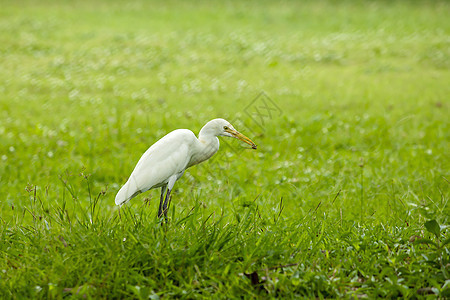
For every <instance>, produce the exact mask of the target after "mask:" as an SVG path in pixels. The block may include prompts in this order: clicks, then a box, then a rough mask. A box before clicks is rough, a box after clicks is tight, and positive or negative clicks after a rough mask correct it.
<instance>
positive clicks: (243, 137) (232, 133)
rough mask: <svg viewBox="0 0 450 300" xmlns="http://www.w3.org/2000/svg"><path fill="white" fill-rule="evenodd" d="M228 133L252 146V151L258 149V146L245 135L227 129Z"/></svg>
mask: <svg viewBox="0 0 450 300" xmlns="http://www.w3.org/2000/svg"><path fill="white" fill-rule="evenodd" d="M225 131H226V132H228V133H229V134H231V135H232V136H233V137H235V138H237V139H239V140H241V141H243V142H245V143H247V144H249V145H250V146H252V149H256V148H257V146H256V144H255V143H253V141H252V140H251V139H249V138H248V137H246V136H245V135H243V134H242V133H240V132H239V131H236V130H233V129H226V130H225Z"/></svg>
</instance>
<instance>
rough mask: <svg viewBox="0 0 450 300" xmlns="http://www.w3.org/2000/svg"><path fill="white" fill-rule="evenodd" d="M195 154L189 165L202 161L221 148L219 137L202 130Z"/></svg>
mask: <svg viewBox="0 0 450 300" xmlns="http://www.w3.org/2000/svg"><path fill="white" fill-rule="evenodd" d="M196 148H197V149H196V151H195V152H194V153H195V154H194V155H193V156H192V157H191V160H190V162H189V164H188V167H190V166H193V165H196V164H199V163H201V162H202V161H205V160H207V159H208V158H210V157H211V156H213V155H214V154H215V153H216V152H217V150H219V139H218V138H217V137H216V136H215V135H212V134H208V132H206V133H205V132H204V131H202V130H201V131H200V133H199V135H198V143H197V147H196Z"/></svg>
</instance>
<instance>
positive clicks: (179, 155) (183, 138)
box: [115, 129, 197, 205]
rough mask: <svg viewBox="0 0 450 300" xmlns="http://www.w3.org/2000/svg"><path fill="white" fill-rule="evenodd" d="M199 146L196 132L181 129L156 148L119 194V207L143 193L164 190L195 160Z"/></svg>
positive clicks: (162, 139) (137, 166) (156, 145)
mask: <svg viewBox="0 0 450 300" xmlns="http://www.w3.org/2000/svg"><path fill="white" fill-rule="evenodd" d="M196 142H197V138H196V137H195V135H194V133H193V132H192V131H190V130H187V129H178V130H175V131H172V132H171V133H169V134H167V135H166V136H164V137H163V138H161V139H160V140H159V141H157V142H156V143H155V144H153V145H152V146H151V147H150V148H149V149H148V150H147V151H146V152H145V153H144V154H143V155H142V157H141V158H140V159H139V161H138V163H137V165H136V167H135V168H134V170H133V172H132V173H131V175H130V178H129V179H128V181H127V183H125V185H124V186H123V187H122V188H121V189H120V191H119V192H118V193H117V196H116V201H115V202H116V204H117V205H119V204H123V203H125V202H126V201H128V200H130V199H131V198H133V197H134V196H136V195H137V194H139V193H142V192H145V191H147V190H149V189H151V188H156V187H159V186H163V185H165V184H167V182H168V179H169V177H170V176H172V175H176V174H179V173H182V172H183V171H184V170H185V169H186V166H187V164H188V163H189V161H190V159H191V156H192V154H191V152H192V148H193V147H194V145H195V143H196Z"/></svg>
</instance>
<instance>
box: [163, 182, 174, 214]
mask: <svg viewBox="0 0 450 300" xmlns="http://www.w3.org/2000/svg"><path fill="white" fill-rule="evenodd" d="M171 191H172V190H169V189H168V190H167V194H166V200H164V204H163V213H164V218H165V219H166V222H167V209H168V208H167V204H168V203H169V199H170V192H171Z"/></svg>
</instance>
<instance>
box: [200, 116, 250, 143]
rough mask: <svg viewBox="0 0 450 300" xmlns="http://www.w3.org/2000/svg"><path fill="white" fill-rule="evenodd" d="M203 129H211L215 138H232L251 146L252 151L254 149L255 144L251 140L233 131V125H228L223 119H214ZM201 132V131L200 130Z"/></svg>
mask: <svg viewBox="0 0 450 300" xmlns="http://www.w3.org/2000/svg"><path fill="white" fill-rule="evenodd" d="M204 128H208V129H211V130H212V131H214V133H213V134H214V135H215V136H227V137H233V138H236V139H238V140H241V141H243V142H245V143H247V144H249V145H250V146H252V149H256V147H257V146H256V144H255V143H253V141H252V140H251V139H249V138H248V137H246V136H245V135H243V134H242V133H240V132H239V131H237V130H236V129H234V127H233V125H231V124H230V122H228V121H227V120H224V119H214V120H212V121H209V122H208V123H207V124H206V125H205V127H204ZM202 130H203V129H202Z"/></svg>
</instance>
